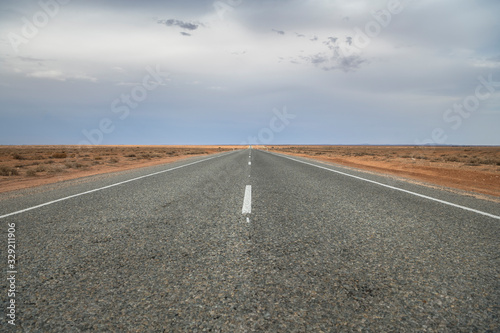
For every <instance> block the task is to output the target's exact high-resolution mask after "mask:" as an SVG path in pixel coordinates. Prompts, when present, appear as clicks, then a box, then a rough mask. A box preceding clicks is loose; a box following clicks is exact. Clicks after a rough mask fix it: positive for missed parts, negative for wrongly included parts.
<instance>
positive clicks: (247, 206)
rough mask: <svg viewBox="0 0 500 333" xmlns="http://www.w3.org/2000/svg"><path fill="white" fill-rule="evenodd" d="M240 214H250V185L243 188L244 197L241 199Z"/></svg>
mask: <svg viewBox="0 0 500 333" xmlns="http://www.w3.org/2000/svg"><path fill="white" fill-rule="evenodd" d="M241 213H242V214H250V213H252V185H247V186H246V188H245V197H244V199H243V208H242V209H241Z"/></svg>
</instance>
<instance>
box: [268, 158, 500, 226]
mask: <svg viewBox="0 0 500 333" xmlns="http://www.w3.org/2000/svg"><path fill="white" fill-rule="evenodd" d="M270 154H273V155H276V156H280V157H283V158H287V159H289V160H292V161H295V162H299V163H303V164H307V165H311V166H314V167H316V168H320V169H324V170H328V171H331V172H335V173H338V174H341V175H344V176H348V177H352V178H356V179H359V180H363V181H365V182H369V183H373V184H377V185H380V186H383V187H387V188H390V189H393V190H396V191H401V192H405V193H409V194H413V195H415V196H417V197H421V198H424V199H428V200H433V201H436V202H440V203H442V204H445V205H448V206H453V207H456V208H460V209H463V210H467V211H470V212H474V213H477V214H481V215H484V216H488V217H492V218H494V219H497V220H500V216H497V215H493V214H490V213H486V212H483V211H480V210H477V209H473V208H469V207H465V206H462V205H457V204H454V203H452V202H448V201H444V200H441V199H437V198H433V197H429V196H427V195H424V194H420V193H416V192H412V191H408V190H404V189H402V188H399V187H395V186H391V185H386V184H383V183H379V182H376V181H374V180H370V179H366V178H362V177H358V176H354V175H351V174H348V173H345V172H342V171H337V170H332V169H329V168H327V167H323V166H320V165H316V164H313V163H309V162H305V161H301V160H297V159H295V158H291V157H288V156H285V155H281V154H276V153H270Z"/></svg>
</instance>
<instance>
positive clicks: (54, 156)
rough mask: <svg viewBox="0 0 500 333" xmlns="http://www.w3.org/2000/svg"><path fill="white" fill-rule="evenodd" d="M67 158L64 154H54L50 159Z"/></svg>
mask: <svg viewBox="0 0 500 333" xmlns="http://www.w3.org/2000/svg"><path fill="white" fill-rule="evenodd" d="M66 157H68V154H66V153H54V154H52V158H66Z"/></svg>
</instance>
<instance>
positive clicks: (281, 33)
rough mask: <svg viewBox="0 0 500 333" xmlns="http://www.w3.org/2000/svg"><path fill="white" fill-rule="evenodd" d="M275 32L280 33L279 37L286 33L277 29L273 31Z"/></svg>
mask: <svg viewBox="0 0 500 333" xmlns="http://www.w3.org/2000/svg"><path fill="white" fill-rule="evenodd" d="M272 30H273V31H274V32H276V33H278V35H284V34H285V32H284V31H282V30H276V29H272Z"/></svg>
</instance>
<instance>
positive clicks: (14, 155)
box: [12, 153, 26, 160]
mask: <svg viewBox="0 0 500 333" xmlns="http://www.w3.org/2000/svg"><path fill="white" fill-rule="evenodd" d="M12 158H13V159H15V160H25V159H26V158H25V157H24V156H22V155H19V154H18V153H14V154H12Z"/></svg>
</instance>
